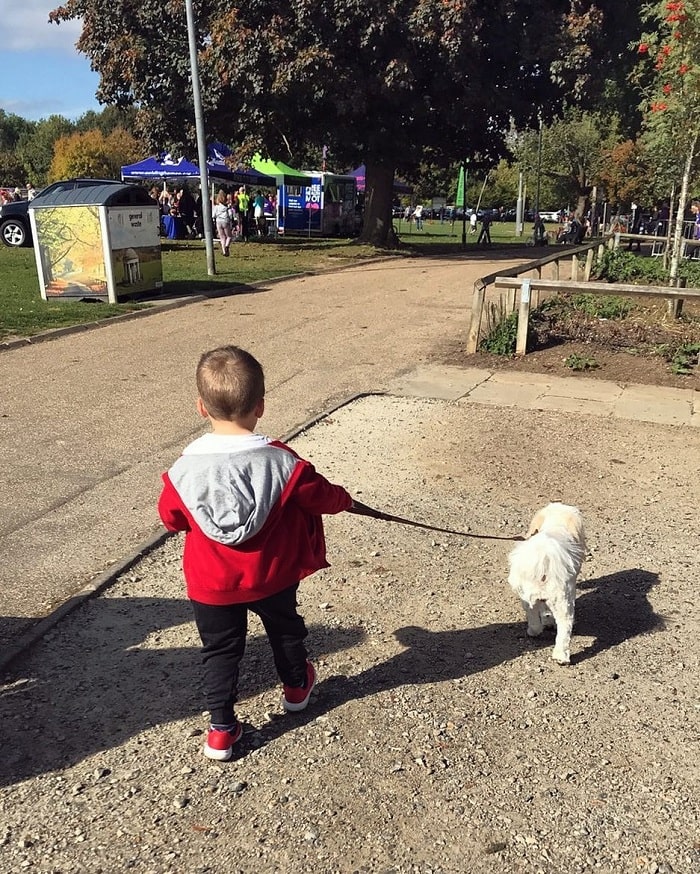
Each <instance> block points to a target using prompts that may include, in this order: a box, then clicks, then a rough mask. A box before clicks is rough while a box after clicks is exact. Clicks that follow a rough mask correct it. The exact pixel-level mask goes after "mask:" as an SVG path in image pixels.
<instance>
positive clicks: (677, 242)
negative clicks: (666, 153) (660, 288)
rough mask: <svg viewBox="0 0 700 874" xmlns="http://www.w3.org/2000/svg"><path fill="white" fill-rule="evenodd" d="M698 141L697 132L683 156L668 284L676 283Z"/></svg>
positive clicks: (673, 284)
mask: <svg viewBox="0 0 700 874" xmlns="http://www.w3.org/2000/svg"><path fill="white" fill-rule="evenodd" d="M697 142H698V134H697V133H696V134H695V136H694V137H693V138H692V139H691V141H690V146H689V148H688V154H687V155H686V158H685V167H684V168H683V179H682V180H681V192H680V195H679V197H678V210H677V211H676V220H675V225H674V228H673V245H672V246H671V269H670V270H669V273H668V278H669V282H668V284H669V285H670V286H675V285H676V280H677V278H678V267H679V266H680V261H681V246H682V245H683V219H684V218H685V202H686V199H687V197H688V186H689V185H690V171H691V170H692V168H693V158H694V157H695V147H696V145H697Z"/></svg>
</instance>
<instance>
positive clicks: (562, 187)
mask: <svg viewBox="0 0 700 874" xmlns="http://www.w3.org/2000/svg"><path fill="white" fill-rule="evenodd" d="M618 127H619V124H618V119H617V116H615V115H613V114H608V115H603V114H601V113H598V112H586V111H583V110H582V109H580V108H576V107H573V106H570V107H567V108H566V110H565V112H564V115H563V117H562V118H556V119H554V120H553V121H552V122H551V123H550V124H548V125H544V126H543V128H542V144H541V145H542V147H541V152H540V148H539V145H540V142H539V140H540V138H539V131H538V130H534V129H529V130H526V131H524V132H522V133H520V134H518V135H516V136H515V137H514V138H513V141H512V149H513V152H514V154H515V155H516V158H517V160H518V163H519V164H520V165H521V166H522V167H523V168H524V169H525V170H526V172H527V184H528V191H529V192H530V203H531V204H533V205H534V200H533V197H532V195H533V194H534V192H535V191H536V184H537V167H538V165H539V166H540V207H541V208H543V209H551V208H554V207H557V206H561V205H567V204H569V205H571V206H572V207H576V206H577V205H578V203H579V201H581V200H585V199H587V198H588V197H589V196H590V193H591V188H592V186H593V185H594V184H595V183H596V181H598V179H599V176H600V173H601V171H602V170H603V168H604V167H606V166H607V162H608V155H609V153H610V151H611V150H612V149H613V147H614V146H615V145H617V144H618V142H619V141H620V139H621V138H620V135H619V133H618Z"/></svg>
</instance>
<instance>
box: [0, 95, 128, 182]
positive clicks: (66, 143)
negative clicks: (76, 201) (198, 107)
mask: <svg viewBox="0 0 700 874" xmlns="http://www.w3.org/2000/svg"><path fill="white" fill-rule="evenodd" d="M134 117H135V112H134V110H132V109H117V108H116V107H114V106H108V107H106V108H105V109H103V110H102V111H101V112H94V111H93V110H90V111H89V112H86V113H85V114H84V115H82V116H80V118H79V119H78V120H77V121H69V120H68V119H67V118H64V117H63V116H62V115H51V116H49V117H48V118H43V119H40V120H39V121H28V120H27V119H25V118H22V117H21V116H19V115H15V114H13V113H8V112H5V111H4V110H2V109H0V186H2V187H7V188H15V187H19V188H23V187H24V186H25V185H26V184H27V183H28V182H31V183H32V184H33V185H34V187H35V188H37V189H38V188H41V187H42V186H44V185H46V184H47V183H49V182H52V181H54V180H56V179H66V178H70V177H72V176H95V177H102V178H106V179H118V178H119V173H120V168H121V167H122V165H123V164H127V163H131V162H133V161H136V160H138V159H140V158H142V157H143V146H142V145H141V143H139V141H138V140H137V138H136V136H135V135H134Z"/></svg>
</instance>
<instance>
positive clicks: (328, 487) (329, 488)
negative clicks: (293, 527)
mask: <svg viewBox="0 0 700 874" xmlns="http://www.w3.org/2000/svg"><path fill="white" fill-rule="evenodd" d="M291 499H292V500H293V501H294V502H295V503H296V504H297V505H298V506H299V507H301V509H302V510H304V511H305V512H306V513H310V514H312V515H314V516H320V515H324V514H328V515H331V514H334V513H342V511H343V510H349V509H350V507H351V506H352V497H351V496H350V494H349V493H348V492H347V491H346V490H345V489H344V488H343V487H342V486H336V485H333V483H331V482H329V481H328V480H327V479H326V478H325V477H324V476H321V474H320V473H317V472H316V469H315V468H314V466H313V464H311V463H310V462H308V461H302V462H301V463H300V470H299V475H298V476H297V478H296V482H295V485H294V490H293V492H292V495H291Z"/></svg>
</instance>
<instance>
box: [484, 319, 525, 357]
mask: <svg viewBox="0 0 700 874" xmlns="http://www.w3.org/2000/svg"><path fill="white" fill-rule="evenodd" d="M517 335H518V314H517V312H512V313H511V314H510V315H508V316H506V315H503V314H502V317H501V318H500V320H499V321H496V323H495V324H493V326H492V327H491V328H490V330H489V332H488V334H487V335H486V336H485V337H484V339H483V340H482V341H481V343H480V344H479V348H480V349H481V350H482V351H483V352H490V353H491V354H492V355H513V354H514V353H515V341H516V339H517Z"/></svg>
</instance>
